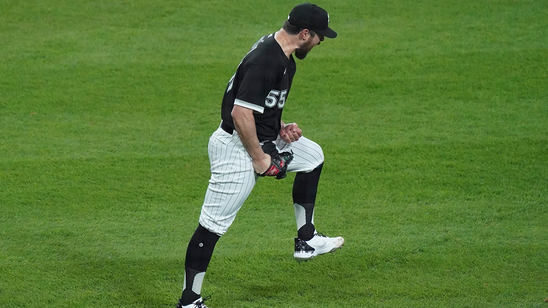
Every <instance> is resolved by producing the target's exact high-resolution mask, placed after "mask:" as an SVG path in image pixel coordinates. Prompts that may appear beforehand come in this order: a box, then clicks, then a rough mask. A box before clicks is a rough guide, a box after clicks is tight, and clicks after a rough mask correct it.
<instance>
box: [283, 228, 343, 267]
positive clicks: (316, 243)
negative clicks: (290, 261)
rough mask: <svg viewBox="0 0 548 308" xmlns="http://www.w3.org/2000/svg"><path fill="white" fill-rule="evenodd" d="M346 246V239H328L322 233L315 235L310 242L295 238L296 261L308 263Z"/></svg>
mask: <svg viewBox="0 0 548 308" xmlns="http://www.w3.org/2000/svg"><path fill="white" fill-rule="evenodd" d="M343 245H344V238H342V237H340V236H338V237H327V236H325V235H323V234H321V233H316V234H314V237H313V238H312V239H310V240H308V241H303V240H301V239H299V238H295V254H294V255H293V256H294V257H295V260H297V261H299V262H301V261H308V260H312V259H313V258H314V257H315V256H319V255H323V254H326V253H328V252H334V251H335V250H337V249H339V248H341V247H342V246H343Z"/></svg>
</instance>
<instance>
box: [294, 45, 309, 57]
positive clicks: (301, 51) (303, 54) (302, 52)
mask: <svg viewBox="0 0 548 308" xmlns="http://www.w3.org/2000/svg"><path fill="white" fill-rule="evenodd" d="M309 51H310V49H308V50H306V49H303V48H302V47H301V48H299V49H296V50H295V57H297V59H299V60H303V59H304V58H306V55H308V52H309Z"/></svg>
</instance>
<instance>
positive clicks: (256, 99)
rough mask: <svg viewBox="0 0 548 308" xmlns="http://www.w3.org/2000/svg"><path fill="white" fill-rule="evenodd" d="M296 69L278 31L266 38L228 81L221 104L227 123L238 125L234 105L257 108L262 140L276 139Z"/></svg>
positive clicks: (249, 54) (249, 53) (250, 52)
mask: <svg viewBox="0 0 548 308" xmlns="http://www.w3.org/2000/svg"><path fill="white" fill-rule="evenodd" d="M296 68H297V66H296V64H295V60H294V59H293V55H291V56H290V57H289V59H288V58H287V56H286V55H285V53H284V52H283V50H282V48H281V46H280V45H279V44H278V42H277V41H276V40H275V39H274V34H270V35H267V36H264V37H262V38H261V39H260V40H259V41H257V43H255V45H253V47H252V48H251V50H250V51H249V52H248V53H247V54H246V55H245V57H244V58H243V59H242V61H241V62H240V65H238V69H237V70H236V73H235V74H234V76H232V78H231V79H230V81H229V82H228V85H227V88H226V91H225V94H224V97H223V104H222V107H221V117H222V119H223V123H224V124H225V125H227V126H229V127H232V128H234V121H233V120H232V116H231V112H232V109H233V108H234V105H238V106H241V107H245V108H249V109H251V110H253V111H254V113H253V114H254V117H255V127H256V129H257V137H258V138H259V141H261V142H262V141H265V140H276V138H277V136H278V134H279V132H280V129H281V123H280V122H281V119H282V111H283V108H284V105H285V102H286V99H287V96H288V95H289V90H290V89H291V83H292V81H293V76H294V75H295V71H296Z"/></svg>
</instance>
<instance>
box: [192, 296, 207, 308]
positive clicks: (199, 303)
mask: <svg viewBox="0 0 548 308" xmlns="http://www.w3.org/2000/svg"><path fill="white" fill-rule="evenodd" d="M210 298H211V295H208V296H206V297H204V298H202V300H201V301H199V302H197V303H196V307H198V308H207V306H206V305H204V302H205V301H207V300H209V299H210Z"/></svg>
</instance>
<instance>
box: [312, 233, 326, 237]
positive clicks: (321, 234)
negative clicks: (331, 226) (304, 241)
mask: <svg viewBox="0 0 548 308" xmlns="http://www.w3.org/2000/svg"><path fill="white" fill-rule="evenodd" d="M314 235H317V236H319V237H327V235H324V234H323V233H321V232H316V233H315V234H314Z"/></svg>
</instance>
